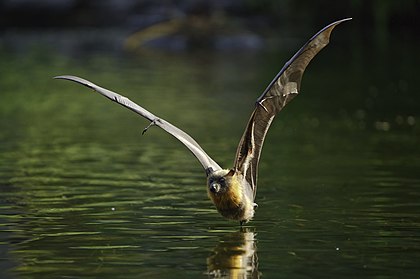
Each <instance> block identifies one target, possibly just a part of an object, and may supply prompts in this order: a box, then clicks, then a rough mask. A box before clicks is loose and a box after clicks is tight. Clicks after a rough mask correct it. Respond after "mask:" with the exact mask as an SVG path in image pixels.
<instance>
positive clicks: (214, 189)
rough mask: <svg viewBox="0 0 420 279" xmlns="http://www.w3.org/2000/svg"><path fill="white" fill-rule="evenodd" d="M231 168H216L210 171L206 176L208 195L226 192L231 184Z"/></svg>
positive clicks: (232, 172) (232, 173)
mask: <svg viewBox="0 0 420 279" xmlns="http://www.w3.org/2000/svg"><path fill="white" fill-rule="evenodd" d="M233 175H234V171H233V170H223V169H222V170H218V171H215V172H213V173H211V174H210V175H209V176H208V178H207V187H208V192H209V194H210V195H220V194H223V193H226V192H227V191H228V190H229V187H230V185H231V184H232V177H233Z"/></svg>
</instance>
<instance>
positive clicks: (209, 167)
mask: <svg viewBox="0 0 420 279" xmlns="http://www.w3.org/2000/svg"><path fill="white" fill-rule="evenodd" d="M55 78H57V79H66V80H71V81H74V82H77V83H80V84H82V85H84V86H87V87H89V88H91V89H93V90H95V91H96V92H98V93H100V94H101V95H103V96H105V97H107V98H108V99H110V100H111V101H114V102H116V103H118V104H120V105H122V106H123V107H126V108H128V109H130V110H132V111H134V112H136V113H138V114H140V115H141V116H143V117H144V118H146V119H147V120H149V121H150V122H151V123H150V125H156V126H159V127H161V128H162V129H163V130H165V131H166V132H168V133H169V134H171V135H172V136H174V137H175V138H177V139H178V140H179V141H180V142H182V143H183V144H184V145H185V146H186V147H187V148H188V149H189V150H190V151H191V152H192V153H193V154H194V156H195V157H197V159H198V161H200V163H201V165H202V166H203V168H204V170H205V171H206V174H207V175H208V174H209V173H211V172H213V171H216V170H220V169H221V168H220V166H219V165H218V164H217V163H216V162H215V161H213V159H211V158H210V156H209V155H207V153H206V152H204V150H203V149H202V148H201V147H200V145H199V144H198V143H197V142H196V141H195V140H194V139H193V138H192V137H191V136H189V135H188V134H187V133H185V132H184V131H182V130H181V129H179V128H177V127H175V126H174V125H172V124H171V123H169V122H168V121H166V120H163V119H162V118H159V117H157V116H155V115H154V114H152V113H151V112H149V111H147V110H146V109H144V108H143V107H141V106H139V105H138V104H136V103H134V102H133V101H131V100H130V99H128V98H126V97H124V96H121V95H120V94H118V93H115V92H112V91H110V90H107V89H105V88H102V87H100V86H98V85H96V84H94V83H92V82H90V81H87V80H85V79H82V78H79V77H75V76H57V77H55ZM150 125H149V126H148V127H147V128H149V127H150ZM147 128H146V129H145V130H144V131H146V130H147Z"/></svg>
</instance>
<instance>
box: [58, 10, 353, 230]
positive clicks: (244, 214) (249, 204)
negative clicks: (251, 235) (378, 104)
mask: <svg viewBox="0 0 420 279" xmlns="http://www.w3.org/2000/svg"><path fill="white" fill-rule="evenodd" d="M350 19H351V18H346V19H342V20H338V21H336V22H333V23H331V24H329V25H327V26H326V27H324V28H323V29H321V30H320V31H319V32H318V33H316V34H315V35H314V36H313V37H312V38H311V39H310V40H309V41H308V42H306V43H305V44H304V45H303V47H302V48H301V49H300V50H299V51H298V52H297V53H296V54H295V55H293V57H292V58H291V59H290V60H289V61H288V62H287V63H286V64H285V65H284V66H283V68H282V69H281V70H280V72H279V73H278V74H277V75H276V76H275V77H274V79H273V80H272V81H271V82H270V84H269V85H268V86H267V88H266V89H265V90H264V92H263V93H262V95H261V96H260V97H259V98H258V99H257V101H256V104H255V109H254V111H253V112H252V114H251V117H250V119H249V121H248V124H247V126H246V129H245V131H244V134H243V135H242V138H241V140H240V142H239V145H238V148H237V151H236V156H235V161H234V165H233V167H232V168H230V169H223V168H221V167H220V166H219V165H218V164H217V163H216V162H215V161H214V160H213V159H212V158H210V156H209V155H207V153H206V152H205V151H204V150H203V149H202V148H201V147H200V145H199V144H198V143H197V142H196V141H195V140H194V139H193V138H192V137H191V136H189V135H188V134H187V133H185V132H184V131H182V130H181V129H179V128H177V127H175V126H174V125H172V124H171V123H169V122H168V121H166V120H164V119H162V118H159V117H157V116H155V115H154V114H152V113H151V112H149V111H147V110H146V109H144V108H143V107H141V106H139V105H138V104H136V103H134V102H133V101H131V100H129V99H128V98H126V97H124V96H121V95H120V94H117V93H115V92H112V91H110V90H107V89H105V88H102V87H100V86H98V85H96V84H94V83H92V82H90V81H87V80H85V79H82V78H79V77H75V76H68V75H63V76H57V77H55V78H57V79H66V80H71V81H74V82H77V83H80V84H82V85H85V86H87V87H89V88H91V89H93V90H94V91H96V92H98V93H99V94H101V95H103V96H105V97H107V98H108V99H110V100H111V101H114V102H116V103H118V104H120V105H122V106H124V107H126V108H128V109H130V110H132V111H134V112H135V113H137V114H139V115H141V116H143V117H144V118H146V119H147V120H149V121H150V124H149V125H148V126H147V127H146V128H145V129H144V130H143V133H144V132H146V131H147V129H148V128H149V127H151V126H159V127H160V128H162V129H163V130H165V131H166V132H168V133H169V134H171V135H172V136H174V137H175V138H177V139H178V140H179V141H180V142H182V143H183V144H184V145H185V146H186V147H187V148H188V149H189V150H190V151H191V152H192V153H193V154H194V156H195V157H196V158H197V159H198V161H199V162H200V163H201V165H202V166H203V168H204V170H205V173H206V176H207V193H208V196H209V198H210V199H211V200H212V201H213V203H214V205H215V206H216V208H217V211H218V212H219V213H220V214H221V215H222V216H224V217H226V218H228V219H233V220H237V221H239V222H240V225H243V224H244V223H246V222H248V221H249V220H251V219H252V218H253V217H254V213H255V209H256V207H257V204H256V203H255V196H256V192H257V172H258V162H259V159H260V154H261V149H262V146H263V143H264V139H265V136H266V134H267V131H268V129H269V127H270V124H271V123H272V121H273V119H274V117H275V116H276V115H277V113H278V112H279V111H281V110H282V109H283V107H284V106H285V105H286V104H288V103H289V102H290V101H291V100H292V99H293V98H294V97H295V96H296V95H297V94H298V93H299V91H300V83H301V80H302V75H303V73H304V71H305V69H306V67H307V66H308V64H309V62H310V61H311V60H312V58H314V57H315V55H316V54H317V53H318V52H319V51H320V50H321V49H323V48H324V47H325V46H326V45H327V44H328V42H329V39H330V35H331V32H332V30H333V29H334V27H335V26H337V25H338V24H340V23H342V22H344V21H348V20H350Z"/></svg>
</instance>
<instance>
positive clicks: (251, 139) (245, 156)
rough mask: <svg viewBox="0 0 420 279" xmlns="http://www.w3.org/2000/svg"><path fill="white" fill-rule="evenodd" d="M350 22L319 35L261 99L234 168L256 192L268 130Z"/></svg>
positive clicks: (284, 69)
mask: <svg viewBox="0 0 420 279" xmlns="http://www.w3.org/2000/svg"><path fill="white" fill-rule="evenodd" d="M350 19H351V18H346V19H342V20H339V21H336V22H333V23H331V24H330V25H328V26H326V27H324V28H323V29H322V30H321V31H319V32H318V33H316V34H315V35H314V36H313V37H312V38H311V39H310V40H309V41H308V42H307V43H306V44H305V45H304V46H303V47H302V48H301V49H300V50H299V51H298V52H297V53H296V54H295V55H294V56H293V57H292V58H291V59H290V60H289V61H288V62H287V63H286V64H285V65H284V66H283V68H282V69H281V71H280V72H279V73H278V74H277V75H276V76H275V78H274V79H273V80H272V81H271V83H270V84H269V85H268V87H267V88H266V89H265V90H264V92H263V94H262V95H261V96H260V97H259V98H258V100H257V102H256V107H255V109H254V111H253V112H252V115H251V118H250V119H249V122H248V125H247V127H246V129H245V132H244V134H243V135H242V138H241V141H240V142H239V146H238V149H237V151H236V157H235V163H234V168H235V169H236V170H239V171H240V172H241V173H242V174H243V175H244V177H245V179H246V180H247V182H248V183H249V185H250V186H251V187H252V189H253V191H254V197H255V194H256V190H257V171H258V162H259V159H260V154H261V148H262V146H263V143H264V138H265V136H266V134H267V131H268V128H269V127H270V124H271V122H272V121H273V119H274V117H275V116H276V114H277V113H278V112H279V111H280V110H282V108H283V107H284V106H285V105H286V104H287V103H289V102H290V101H291V100H292V99H293V98H294V97H295V96H296V95H297V94H298V93H299V90H300V82H301V79H302V75H303V72H304V71H305V69H306V66H308V64H309V62H310V61H311V60H312V58H314V57H315V55H316V54H317V53H318V52H319V51H320V50H321V49H323V48H324V47H325V46H326V45H327V44H328V42H329V39H330V34H331V31H332V30H333V29H334V27H335V26H336V25H337V24H339V23H341V22H343V21H347V20H350Z"/></svg>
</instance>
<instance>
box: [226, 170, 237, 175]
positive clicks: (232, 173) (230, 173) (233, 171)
mask: <svg viewBox="0 0 420 279" xmlns="http://www.w3.org/2000/svg"><path fill="white" fill-rule="evenodd" d="M235 172H236V170H235V169H230V171H229V172H228V173H227V174H226V176H233V175H234V174H235Z"/></svg>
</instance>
